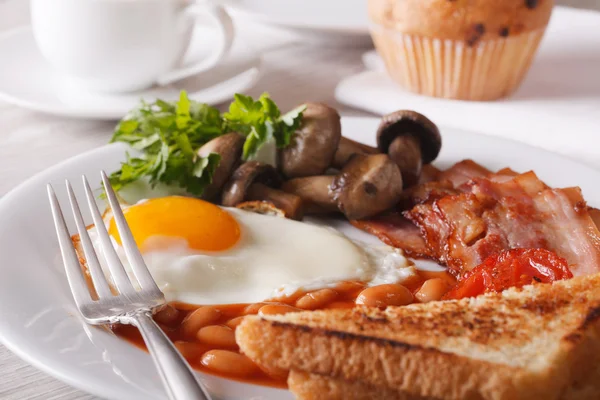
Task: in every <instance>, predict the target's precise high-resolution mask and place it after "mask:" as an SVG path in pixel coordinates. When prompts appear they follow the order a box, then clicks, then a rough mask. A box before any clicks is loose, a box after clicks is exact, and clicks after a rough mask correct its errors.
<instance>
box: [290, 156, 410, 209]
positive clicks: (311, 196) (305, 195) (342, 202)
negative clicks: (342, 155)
mask: <svg viewBox="0 0 600 400" xmlns="http://www.w3.org/2000/svg"><path fill="white" fill-rule="evenodd" d="M282 189H283V190H285V191H288V192H290V193H293V194H296V195H298V196H299V197H300V198H302V200H303V201H304V202H305V203H306V204H310V205H312V206H315V207H317V208H320V209H322V210H326V211H332V210H339V211H341V212H342V213H344V215H345V216H346V217H347V218H348V219H362V218H367V217H371V216H373V215H376V214H379V213H380V212H383V211H385V210H387V209H389V208H391V207H393V206H394V205H395V204H396V203H398V201H399V200H400V195H401V193H402V175H401V173H400V169H399V168H398V166H397V165H396V164H394V162H393V161H392V160H391V159H390V158H389V157H388V156H387V155H385V154H373V155H363V154H356V155H354V156H353V157H352V158H351V160H350V161H349V162H348V163H346V165H345V166H344V168H343V169H342V170H341V171H340V173H339V174H338V175H331V176H316V177H306V178H298V179H292V180H290V181H288V182H286V183H284V185H283V186H282Z"/></svg>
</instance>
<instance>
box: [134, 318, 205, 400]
mask: <svg viewBox="0 0 600 400" xmlns="http://www.w3.org/2000/svg"><path fill="white" fill-rule="evenodd" d="M131 318H132V319H131V323H132V324H133V325H135V326H136V327H137V328H138V329H139V330H140V332H141V334H142V337H143V338H144V342H146V346H147V347H148V351H149V352H150V355H152V359H153V360H154V364H155V365H156V368H157V369H158V372H159V374H160V377H161V379H162V382H163V384H164V385H165V388H166V390H167V393H168V395H169V398H170V399H171V400H211V397H210V395H209V394H208V393H207V392H206V391H205V390H204V389H203V388H202V387H201V386H200V384H199V383H198V381H197V380H196V376H195V374H194V371H193V370H192V368H191V367H190V365H189V364H188V363H187V361H185V359H184V358H183V357H182V356H181V354H180V353H179V351H177V349H176V348H175V346H173V343H171V341H170V340H169V338H168V337H167V335H165V333H164V332H163V331H162V329H160V327H159V326H158V325H157V324H156V322H154V320H153V319H152V316H151V314H150V313H149V312H144V313H139V314H137V315H135V316H133V317H131Z"/></svg>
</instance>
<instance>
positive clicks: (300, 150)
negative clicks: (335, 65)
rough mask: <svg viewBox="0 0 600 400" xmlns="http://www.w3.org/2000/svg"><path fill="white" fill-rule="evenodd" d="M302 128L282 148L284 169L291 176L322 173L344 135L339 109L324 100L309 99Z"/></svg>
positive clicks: (280, 164)
mask: <svg viewBox="0 0 600 400" xmlns="http://www.w3.org/2000/svg"><path fill="white" fill-rule="evenodd" d="M305 105H306V110H304V112H303V113H302V123H301V125H300V128H299V129H298V130H297V131H296V132H295V133H294V136H293V137H292V141H291V143H290V144H289V146H287V147H285V148H284V149H281V150H280V151H279V166H280V169H281V172H282V173H283V174H284V175H285V176H286V177H288V178H298V177H303V176H312V175H321V174H323V173H324V172H325V170H327V168H328V167H329V166H330V165H331V161H332V160H333V156H334V154H335V152H336V150H337V147H338V143H339V141H340V138H341V136H342V126H341V123H340V115H339V114H338V112H337V111H336V110H335V109H333V108H331V107H329V106H327V105H326V104H322V103H306V104H305Z"/></svg>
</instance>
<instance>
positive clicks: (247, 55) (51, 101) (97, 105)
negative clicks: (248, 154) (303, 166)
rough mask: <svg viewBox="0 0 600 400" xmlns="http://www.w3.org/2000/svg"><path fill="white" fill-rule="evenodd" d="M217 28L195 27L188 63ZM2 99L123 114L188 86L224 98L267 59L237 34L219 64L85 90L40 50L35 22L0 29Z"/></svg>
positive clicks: (198, 94)
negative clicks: (118, 87)
mask: <svg viewBox="0 0 600 400" xmlns="http://www.w3.org/2000/svg"><path fill="white" fill-rule="evenodd" d="M213 34H214V32H213V31H211V30H210V29H209V28H205V29H201V28H196V29H195V31H194V35H193V37H192V42H191V44H190V48H189V50H188V54H187V55H186V57H185V59H184V62H183V64H184V65H185V64H187V63H191V62H193V60H197V59H200V58H201V57H202V56H203V54H207V53H208V52H209V48H207V43H210V41H211V39H210V38H211V35H213ZM0 60H2V62H0V100H4V101H6V102H9V103H12V104H15V105H18V106H21V107H25V108H29V109H32V110H34V111H41V112H44V113H48V114H55V115H60V116H65V117H76V118H87V119H108V120H113V119H114V120H116V119H121V118H122V117H123V115H125V114H126V113H127V112H128V111H129V110H131V109H132V108H134V107H135V106H136V105H137V104H138V103H139V99H140V98H143V99H145V100H146V101H153V100H154V99H156V98H161V99H163V100H167V101H170V100H176V99H178V98H179V92H180V90H182V89H185V90H187V91H188V93H189V94H190V97H191V98H193V99H195V100H197V101H200V102H204V103H208V104H219V103H223V102H225V101H228V100H230V99H231V98H233V95H234V94H235V93H243V92H246V91H247V90H248V89H250V88H251V87H252V86H253V85H254V84H255V83H256V81H257V80H258V78H259V77H260V68H261V63H262V59H261V57H260V55H257V54H255V52H254V51H253V50H252V45H251V43H247V42H245V41H244V39H243V37H241V36H238V37H237V38H236V40H235V43H234V45H233V48H232V51H231V53H230V55H229V56H228V57H227V58H226V59H225V60H224V61H223V62H222V63H221V64H220V65H218V66H217V67H215V68H213V69H211V70H209V71H206V72H204V73H201V74H198V75H196V76H194V77H191V78H188V79H185V80H182V81H180V82H177V83H175V84H173V85H168V86H164V87H154V88H150V89H148V90H144V91H140V92H135V93H130V94H120V95H110V94H98V93H89V92H82V91H80V90H77V89H75V88H70V87H69V86H68V85H66V84H64V83H63V80H62V79H61V77H60V76H59V75H58V74H57V73H56V72H55V71H54V69H53V68H52V66H51V65H50V64H49V63H48V62H47V61H46V60H45V59H44V58H43V57H42V54H41V53H40V52H39V50H38V48H37V46H36V44H35V41H34V39H33V35H32V32H31V28H30V27H22V28H18V29H16V30H13V31H10V32H7V33H5V34H3V35H0Z"/></svg>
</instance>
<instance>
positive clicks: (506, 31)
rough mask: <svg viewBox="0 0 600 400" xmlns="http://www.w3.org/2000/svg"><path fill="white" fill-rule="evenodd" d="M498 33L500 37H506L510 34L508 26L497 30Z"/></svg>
mask: <svg viewBox="0 0 600 400" xmlns="http://www.w3.org/2000/svg"><path fill="white" fill-rule="evenodd" d="M498 34H499V35H500V36H502V37H507V36H508V35H509V34H510V28H509V27H508V26H505V27H503V28H500V32H498Z"/></svg>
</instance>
